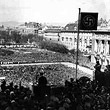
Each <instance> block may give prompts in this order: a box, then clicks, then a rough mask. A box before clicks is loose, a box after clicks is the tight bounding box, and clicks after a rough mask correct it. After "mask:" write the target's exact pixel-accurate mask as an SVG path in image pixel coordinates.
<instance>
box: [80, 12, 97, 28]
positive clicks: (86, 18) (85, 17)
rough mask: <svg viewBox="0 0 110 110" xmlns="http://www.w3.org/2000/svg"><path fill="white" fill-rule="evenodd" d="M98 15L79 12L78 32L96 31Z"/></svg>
mask: <svg viewBox="0 0 110 110" xmlns="http://www.w3.org/2000/svg"><path fill="white" fill-rule="evenodd" d="M97 20H98V13H87V12H81V19H80V27H79V29H80V30H97Z"/></svg>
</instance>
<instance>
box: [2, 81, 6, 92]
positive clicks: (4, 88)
mask: <svg viewBox="0 0 110 110" xmlns="http://www.w3.org/2000/svg"><path fill="white" fill-rule="evenodd" d="M1 90H2V91H3V92H4V91H5V90H6V81H5V80H3V82H2V84H1Z"/></svg>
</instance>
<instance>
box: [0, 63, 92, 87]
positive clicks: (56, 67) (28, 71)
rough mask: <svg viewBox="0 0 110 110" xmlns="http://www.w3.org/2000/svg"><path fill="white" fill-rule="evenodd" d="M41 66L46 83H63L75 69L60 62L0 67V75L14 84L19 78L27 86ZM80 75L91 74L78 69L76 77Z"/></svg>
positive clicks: (72, 74)
mask: <svg viewBox="0 0 110 110" xmlns="http://www.w3.org/2000/svg"><path fill="white" fill-rule="evenodd" d="M42 68H43V70H44V71H45V76H46V77H47V80H48V82H49V83H48V85H64V82H65V80H69V78H70V77H74V78H75V72H76V70H75V69H74V68H70V67H66V66H64V65H62V64H52V65H42V66H41V65H28V66H9V67H6V66H5V67H0V77H4V76H5V77H6V80H7V81H8V82H11V81H13V82H14V83H15V84H18V83H19V81H20V80H21V82H22V84H23V85H25V86H27V85H28V84H29V82H30V83H33V82H35V81H36V79H35V76H36V75H38V76H39V71H41V69H42ZM81 76H88V77H91V75H89V74H86V73H83V72H82V71H79V70H78V77H81Z"/></svg>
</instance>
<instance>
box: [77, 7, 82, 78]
mask: <svg viewBox="0 0 110 110" xmlns="http://www.w3.org/2000/svg"><path fill="white" fill-rule="evenodd" d="M80 13H81V8H79V14H78V29H77V50H76V51H77V53H76V80H77V72H78V71H77V69H78V50H79V28H80Z"/></svg>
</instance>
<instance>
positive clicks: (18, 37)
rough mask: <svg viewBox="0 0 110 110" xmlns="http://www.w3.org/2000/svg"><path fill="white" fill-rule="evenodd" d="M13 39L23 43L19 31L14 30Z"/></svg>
mask: <svg viewBox="0 0 110 110" xmlns="http://www.w3.org/2000/svg"><path fill="white" fill-rule="evenodd" d="M11 39H12V40H13V41H14V42H16V43H21V42H20V41H21V34H20V33H19V32H18V31H12V33H11Z"/></svg>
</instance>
